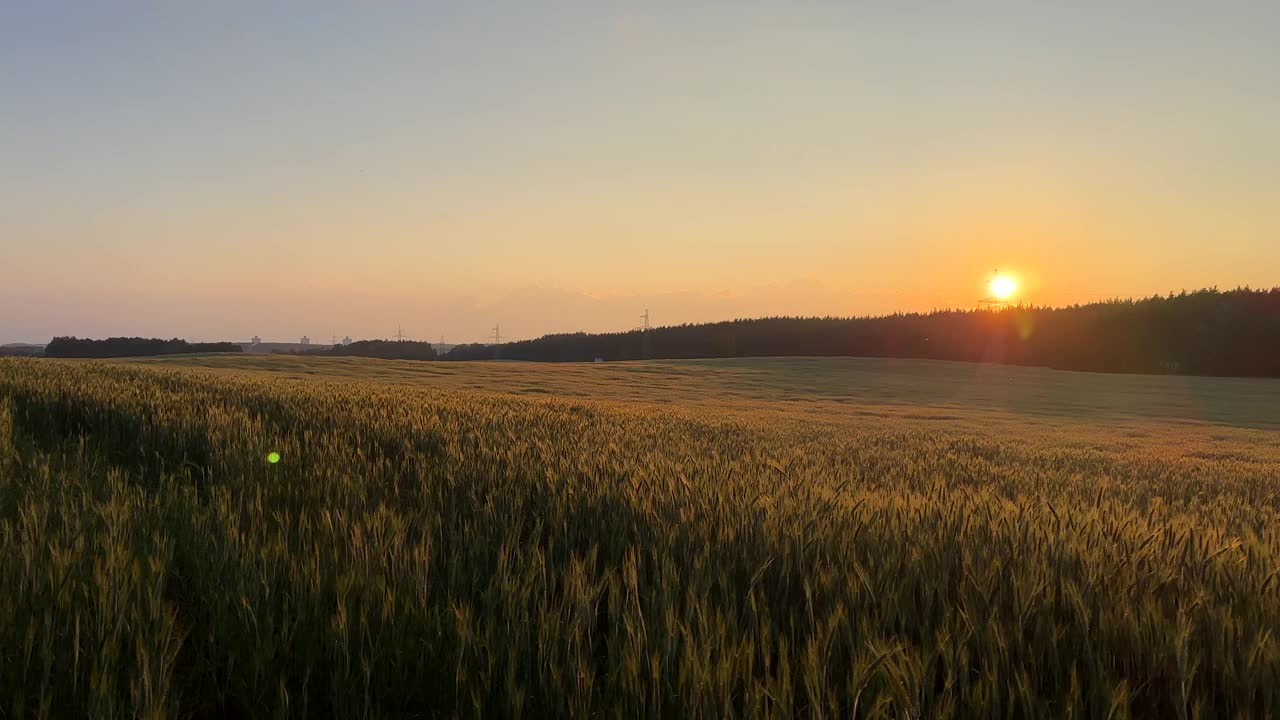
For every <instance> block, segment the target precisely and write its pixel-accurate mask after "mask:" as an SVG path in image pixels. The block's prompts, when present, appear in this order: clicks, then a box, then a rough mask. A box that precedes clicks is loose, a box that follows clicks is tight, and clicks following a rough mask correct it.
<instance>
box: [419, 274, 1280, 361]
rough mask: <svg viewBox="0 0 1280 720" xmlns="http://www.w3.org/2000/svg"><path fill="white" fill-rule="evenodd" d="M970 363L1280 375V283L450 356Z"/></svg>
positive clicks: (534, 343) (804, 321)
mask: <svg viewBox="0 0 1280 720" xmlns="http://www.w3.org/2000/svg"><path fill="white" fill-rule="evenodd" d="M787 355H791V356H863V357H896V358H922V359H933V360H961V361H967V362H992V363H1006V364H1012V365H1029V366H1043V367H1050V368H1058V369H1063V370H1084V371H1092V372H1120V373H1181V374H1190V375H1223V376H1242V377H1280V288H1272V289H1270V290H1251V289H1249V288H1239V289H1236V290H1228V291H1220V290H1218V289H1216V288H1214V289H1208V290H1198V291H1195V292H1185V291H1184V292H1181V293H1177V294H1173V293H1171V294H1169V295H1168V296H1153V297H1149V298H1144V299H1139V300H1110V301H1106V302H1096V303H1089V304H1084V305H1071V306H1068V307H1060V308H1049V307H1034V306H1017V307H1006V308H996V309H979V310H937V311H934V312H929V313H899V314H894V315H887V316H880V317H845V318H840V317H821V318H818V317H811V318H799V317H771V318H762V319H755V320H732V321H727V322H717V323H709V324H700V325H678V326H672V327H660V328H654V329H652V330H649V331H647V332H646V331H642V330H633V331H630V332H620V333H602V334H588V333H571V334H560V335H547V336H544V337H541V338H538V339H536V340H525V341H521V342H512V343H506V344H503V345H501V346H490V345H478V344H473V345H460V346H458V347H456V348H454V349H453V350H452V351H450V352H449V353H446V354H445V355H444V356H443V358H444V359H446V360H486V359H494V358H495V357H500V358H501V359H507V360H535V361H562V362H563V361H591V360H594V359H596V358H601V359H604V360H637V359H645V358H652V359H666V358H724V357H762V356H787Z"/></svg>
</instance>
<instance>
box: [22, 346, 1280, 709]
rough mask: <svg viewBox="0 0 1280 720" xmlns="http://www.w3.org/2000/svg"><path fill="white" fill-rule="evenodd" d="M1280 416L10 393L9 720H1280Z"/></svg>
mask: <svg viewBox="0 0 1280 720" xmlns="http://www.w3.org/2000/svg"><path fill="white" fill-rule="evenodd" d="M1276 392H1277V386H1276V383H1274V382H1270V381H1243V380H1214V379H1204V378H1173V377H1129V376H1117V375H1106V376H1101V375H1089V374H1078V373H1061V372H1053V371H1042V370H1034V369H1026V368H1005V367H996V366H974V365H962V364H951V363H936V362H912V361H891V360H858V359H822V360H809V359H780V360H772V359H756V360H718V361H682V362H653V363H620V364H608V363H606V364H590V365H548V364H520V363H476V364H470V363H422V362H390V361H378V360H360V359H334V358H290V357H225V356H205V357H168V358H164V359H163V360H147V361H129V362H123V361H112V362H85V361H50V360H25V359H0V576H2V577H4V578H6V580H7V582H8V583H9V588H10V591H9V592H7V593H5V594H4V595H3V596H0V647H4V648H16V649H17V651H7V652H5V653H3V654H0V697H3V698H4V701H3V702H4V703H5V706H4V710H5V712H7V713H8V714H10V715H13V716H18V717H21V716H27V715H86V714H87V715H93V716H99V717H112V716H118V717H134V716H139V715H145V716H152V717H159V716H171V715H172V716H177V715H180V716H210V717H212V716H226V715H236V716H243V715H251V716H297V717H306V716H313V715H316V714H321V715H339V716H366V717H404V716H412V717H457V716H468V717H470V716H475V717H492V716H526V717H565V716H577V717H583V716H601V715H603V716H615V715H616V716H622V717H637V716H647V715H652V716H661V717H673V716H675V717H680V716H689V717H795V716H805V717H851V716H853V717H886V718H888V717H904V716H907V717H938V718H943V717H957V716H958V717H990V716H992V715H993V714H994V715H1003V714H1006V713H1007V714H1011V715H1013V716H1017V717H1195V716H1202V717H1219V716H1221V717H1231V716H1252V717H1267V716H1274V715H1276V714H1280V638H1277V637H1276V630H1275V628H1277V627H1280V443H1278V442H1277V440H1278V439H1280V433H1277V432H1276V431H1275V430H1273V429H1268V428H1273V427H1275V422H1276V418H1275V417H1274V416H1273V415H1272V414H1271V413H1272V412H1273V411H1272V410H1271V408H1273V407H1274V405H1270V404H1269V402H1270V401H1271V400H1273V399H1274V398H1275V395H1276ZM273 454H278V460H279V461H278V462H271V461H269V460H268V459H267V458H268V456H269V455H271V456H272V457H277V456H276V455H273Z"/></svg>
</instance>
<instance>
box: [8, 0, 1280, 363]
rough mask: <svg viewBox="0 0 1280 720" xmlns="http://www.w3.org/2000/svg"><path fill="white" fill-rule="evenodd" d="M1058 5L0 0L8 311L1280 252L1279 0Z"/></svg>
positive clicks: (1065, 289)
mask: <svg viewBox="0 0 1280 720" xmlns="http://www.w3.org/2000/svg"><path fill="white" fill-rule="evenodd" d="M1053 5H1056V6H1057V7H1050V4H1049V3H1040V2H1025V1H1024V2H1008V3H925V2H885V3H871V2H853V1H847V2H837V1H836V0H831V1H830V2H801V1H792V2H777V3H764V2H750V1H747V2H699V1H695V0H687V1H685V2H670V3H667V2H653V3H607V2H575V3H539V2H504V3H471V2H459V3H449V4H446V3H428V2H417V3H408V2H350V3H328V2H305V3H303V2H298V3H261V2H202V3H194V2H147V3H134V2H123V1H122V2H103V3H97V2H94V3H90V2H82V3H63V2H21V1H15V2H0V342H15V341H30V342H43V341H46V340H48V338H49V337H50V336H53V335H64V334H75V335H80V336H93V337H104V336H107V335H146V336H166V337H169V336H181V337H187V338H191V339H198V340H216V339H233V340H247V339H248V338H249V337H250V336H253V335H259V336H261V337H263V338H264V339H269V340H282V341H295V340H297V338H298V337H300V336H301V335H303V334H307V335H310V336H311V337H312V338H314V339H316V340H321V339H323V340H327V339H328V338H329V336H330V335H331V334H336V335H338V336H339V337H341V336H343V335H351V336H353V337H357V338H360V337H366V338H369V337H385V336H388V335H391V334H393V333H394V332H395V330H396V326H397V325H398V324H399V325H402V326H403V327H404V330H405V333H406V334H408V335H410V336H413V337H415V338H417V339H426V340H433V341H437V340H439V339H440V338H441V337H443V338H444V339H445V340H446V341H447V342H462V341H477V340H481V339H483V338H484V336H485V334H486V333H487V332H488V330H489V329H490V328H492V327H493V325H494V323H495V322H500V323H501V325H502V330H503V335H505V336H507V337H508V338H511V339H519V338H527V337H534V336H537V335H540V334H543V333H547V332H559V331H572V330H579V329H584V330H621V329H628V328H630V327H633V326H635V325H637V324H639V323H640V318H639V316H640V314H641V313H642V312H644V310H645V308H648V309H649V310H650V311H651V313H652V317H653V321H654V322H655V323H656V324H673V323H680V322H689V321H704V320H715V319H725V318H732V317H746V316H761V315H780V314H806V315H812V314H818V315H828V314H835V315H846V314H868V313H883V312H891V311H895V310H928V309H930V308H934V307H947V306H951V307H961V306H971V305H973V304H974V303H975V301H976V300H978V299H979V298H980V297H982V296H983V295H984V294H985V293H984V290H985V288H984V283H985V281H986V280H987V279H988V278H989V276H990V274H991V271H992V269H993V268H1000V269H1001V271H1004V272H1008V273H1009V274H1011V275H1012V276H1014V277H1016V278H1017V279H1018V280H1019V284H1020V288H1019V296H1020V297H1021V299H1023V300H1026V301H1031V302H1035V303H1038V304H1063V303H1072V302H1082V301H1088V300H1094V299H1100V298H1107V297H1115V296H1126V297H1127V296H1138V295H1150V294H1152V293H1165V292H1168V291H1170V290H1178V289H1182V288H1187V289H1192V288H1197V287H1205V286H1214V285H1217V286H1220V287H1235V286H1237V285H1252V286H1255V287H1257V286H1265V287H1270V286H1273V285H1276V284H1280V3H1276V2H1258V3H1241V2H1236V3H1230V2H1228V3H1220V4H1219V3H1209V2H1195V3H1191V2H1186V3H1183V2H1167V3H1165V2H1161V3H1156V2H1126V3H1110V2H1108V3H1093V2H1073V3H1054V4H1053ZM1120 5H1123V6H1126V7H1127V8H1128V9H1124V8H1121V7H1118V6H1120ZM264 6H269V8H266V9H264Z"/></svg>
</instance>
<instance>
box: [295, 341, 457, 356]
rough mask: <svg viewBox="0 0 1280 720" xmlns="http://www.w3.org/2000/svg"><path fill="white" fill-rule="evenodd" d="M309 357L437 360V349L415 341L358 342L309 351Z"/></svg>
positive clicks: (429, 344)
mask: <svg viewBox="0 0 1280 720" xmlns="http://www.w3.org/2000/svg"><path fill="white" fill-rule="evenodd" d="M305 354H307V355H346V356H354V357H373V358H382V359H384V360H435V359H436V349H435V348H434V347H432V346H431V343H429V342H417V341H413V340H403V341H401V340H358V341H356V342H353V343H350V344H348V345H334V346H333V347H329V348H322V349H319V350H309V351H307V352H306V353H305Z"/></svg>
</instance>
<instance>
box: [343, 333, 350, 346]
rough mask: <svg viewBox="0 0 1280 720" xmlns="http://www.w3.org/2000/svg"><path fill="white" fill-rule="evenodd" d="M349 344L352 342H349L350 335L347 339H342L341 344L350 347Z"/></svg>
mask: <svg viewBox="0 0 1280 720" xmlns="http://www.w3.org/2000/svg"><path fill="white" fill-rule="evenodd" d="M351 342H352V340H351V336H350V335H348V336H347V337H344V338H342V344H343V345H350V344H351Z"/></svg>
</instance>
